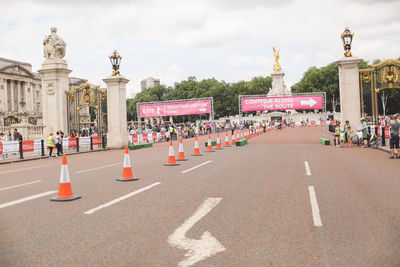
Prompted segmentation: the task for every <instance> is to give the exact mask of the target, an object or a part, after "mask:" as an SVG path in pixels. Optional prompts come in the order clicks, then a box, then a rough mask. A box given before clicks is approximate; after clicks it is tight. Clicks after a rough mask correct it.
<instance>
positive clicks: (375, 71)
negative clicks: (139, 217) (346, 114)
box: [360, 59, 400, 123]
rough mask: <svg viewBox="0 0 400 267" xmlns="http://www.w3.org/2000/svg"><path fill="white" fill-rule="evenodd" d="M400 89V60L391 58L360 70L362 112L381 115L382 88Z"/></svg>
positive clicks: (374, 117) (374, 116)
mask: <svg viewBox="0 0 400 267" xmlns="http://www.w3.org/2000/svg"><path fill="white" fill-rule="evenodd" d="M395 88H397V89H400V61H399V60H394V59H389V60H385V61H383V62H381V63H378V64H375V65H372V66H371V68H367V69H361V70H360V90H361V114H362V116H364V117H365V116H366V115H371V116H373V119H374V122H375V123H377V121H378V116H379V112H378V111H379V109H378V97H379V93H380V92H381V91H382V90H387V89H395Z"/></svg>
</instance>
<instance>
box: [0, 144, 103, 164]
mask: <svg viewBox="0 0 400 267" xmlns="http://www.w3.org/2000/svg"><path fill="white" fill-rule="evenodd" d="M106 150H110V149H109V148H106V149H100V150H89V151H83V152H72V153H67V154H65V155H68V156H73V155H78V154H85V153H92V152H101V151H106ZM48 158H49V157H48V156H39V157H34V158H26V159H25V158H24V159H15V160H9V161H1V162H0V165H5V164H12V163H17V162H24V161H32V160H42V159H48Z"/></svg>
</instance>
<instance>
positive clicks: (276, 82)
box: [268, 47, 292, 97]
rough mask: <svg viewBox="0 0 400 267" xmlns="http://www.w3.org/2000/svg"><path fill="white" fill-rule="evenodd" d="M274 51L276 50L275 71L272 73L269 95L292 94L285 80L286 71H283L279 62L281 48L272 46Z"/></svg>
mask: <svg viewBox="0 0 400 267" xmlns="http://www.w3.org/2000/svg"><path fill="white" fill-rule="evenodd" d="M272 51H273V52H274V57H275V64H274V65H273V67H274V72H273V73H272V74H271V77H272V89H271V90H270V91H269V92H268V96H271V97H273V96H285V95H287V96H290V95H292V91H291V89H290V88H288V87H286V85H285V83H284V82H283V76H285V73H284V72H283V71H282V68H281V64H279V50H277V49H275V47H272Z"/></svg>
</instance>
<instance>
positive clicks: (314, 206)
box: [308, 186, 322, 227]
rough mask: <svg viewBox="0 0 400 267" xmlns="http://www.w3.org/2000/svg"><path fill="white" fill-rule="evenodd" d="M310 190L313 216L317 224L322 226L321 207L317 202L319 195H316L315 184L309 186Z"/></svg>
mask: <svg viewBox="0 0 400 267" xmlns="http://www.w3.org/2000/svg"><path fill="white" fill-rule="evenodd" d="M308 191H309V192H310V202H311V210H312V217H313V221H314V225H315V226H318V227H320V226H322V222H321V217H320V216H319V208H318V203H317V197H316V196H315V191H314V186H309V187H308Z"/></svg>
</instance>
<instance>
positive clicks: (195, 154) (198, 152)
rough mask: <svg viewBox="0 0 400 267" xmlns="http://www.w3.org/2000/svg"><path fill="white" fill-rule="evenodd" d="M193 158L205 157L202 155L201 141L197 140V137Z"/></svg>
mask: <svg viewBox="0 0 400 267" xmlns="http://www.w3.org/2000/svg"><path fill="white" fill-rule="evenodd" d="M192 156H203V155H202V154H200V148H199V141H198V140H197V136H196V140H195V141H194V151H193V154H192Z"/></svg>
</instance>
